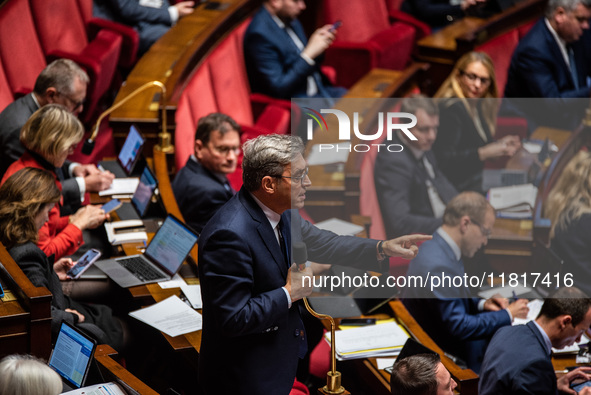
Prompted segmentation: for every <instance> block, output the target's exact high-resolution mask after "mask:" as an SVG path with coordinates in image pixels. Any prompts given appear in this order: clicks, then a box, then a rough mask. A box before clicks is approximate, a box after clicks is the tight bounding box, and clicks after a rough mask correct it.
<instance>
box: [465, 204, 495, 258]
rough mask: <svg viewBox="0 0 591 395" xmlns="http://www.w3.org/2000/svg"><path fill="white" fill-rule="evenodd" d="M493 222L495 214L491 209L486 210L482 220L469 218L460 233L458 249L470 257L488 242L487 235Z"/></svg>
mask: <svg viewBox="0 0 591 395" xmlns="http://www.w3.org/2000/svg"><path fill="white" fill-rule="evenodd" d="M494 224H495V214H494V212H493V210H490V209H489V210H486V215H485V216H484V221H482V223H477V222H476V220H475V219H470V220H469V224H468V225H467V226H466V228H465V232H464V234H463V235H462V241H461V245H460V249H461V251H462V255H463V256H465V257H467V258H472V257H473V256H474V254H476V252H477V251H478V250H479V249H480V248H481V247H482V246H485V245H486V244H487V243H488V237H489V236H490V233H491V232H492V228H493V226H494Z"/></svg>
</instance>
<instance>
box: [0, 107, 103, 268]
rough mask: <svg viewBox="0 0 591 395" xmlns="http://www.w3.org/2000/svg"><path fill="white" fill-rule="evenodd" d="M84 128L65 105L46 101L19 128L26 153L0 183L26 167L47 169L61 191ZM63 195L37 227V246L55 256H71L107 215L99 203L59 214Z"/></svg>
mask: <svg viewBox="0 0 591 395" xmlns="http://www.w3.org/2000/svg"><path fill="white" fill-rule="evenodd" d="M83 135H84V128H83V126H82V124H81V123H80V121H79V120H78V118H76V117H75V116H74V115H72V114H71V113H70V112H69V111H68V110H67V109H66V108H65V107H63V106H60V105H58V104H49V105H46V106H43V107H42V108H40V109H39V110H37V111H36V112H35V113H34V114H33V115H31V118H29V120H28V121H27V123H26V124H25V125H24V126H23V128H22V130H21V136H20V140H21V143H22V144H23V145H24V146H25V149H26V150H25V153H24V154H23V156H21V158H20V159H19V160H18V161H16V162H14V163H13V164H12V165H11V166H10V167H9V168H8V170H7V171H6V173H5V174H4V177H3V178H2V182H1V184H4V182H5V181H6V180H7V179H8V178H9V177H10V176H11V175H13V174H14V173H16V172H17V171H19V170H20V169H23V168H25V167H34V168H38V169H45V170H48V171H49V172H50V173H51V174H52V175H53V177H54V179H55V183H56V185H57V187H58V188H59V190H60V191H61V189H62V187H61V182H60V180H62V179H63V176H62V173H61V169H60V168H61V166H62V165H63V164H64V162H65V161H66V158H67V157H68V154H70V153H71V152H72V150H73V149H74V147H76V145H77V144H78V143H79V142H80V140H82V137H83ZM62 204H63V197H62V198H61V199H60V201H59V202H58V203H57V204H56V205H55V206H54V207H53V208H52V209H51V211H50V212H49V220H48V221H47V222H46V223H45V225H43V227H42V228H41V229H40V230H39V241H38V242H37V245H38V246H39V248H41V250H43V252H45V254H46V255H47V256H51V255H55V259H56V260H57V259H60V258H61V257H64V256H67V255H71V254H73V253H74V252H76V250H78V248H79V247H80V246H81V245H82V244H83V243H84V240H83V239H82V231H83V230H85V229H93V228H96V227H98V226H100V225H101V224H102V223H103V222H104V221H105V219H106V218H107V216H106V214H105V212H104V211H103V210H102V209H101V208H100V207H99V206H92V205H88V206H85V207H83V208H81V209H79V210H78V211H77V212H76V213H74V214H72V215H69V216H63V217H62V216H61V215H60V207H61V205H62Z"/></svg>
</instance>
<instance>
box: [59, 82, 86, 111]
mask: <svg viewBox="0 0 591 395" xmlns="http://www.w3.org/2000/svg"><path fill="white" fill-rule="evenodd" d="M72 85H73V86H72V93H68V92H60V91H57V93H56V94H55V95H54V96H53V98H54V100H53V102H54V103H56V104H61V105H62V106H64V107H66V108H67V109H68V111H70V112H71V113H72V114H74V115H76V116H78V115H79V114H80V113H81V112H82V110H84V100H85V99H86V83H84V82H82V81H80V78H78V77H75V78H74V83H73V84H72Z"/></svg>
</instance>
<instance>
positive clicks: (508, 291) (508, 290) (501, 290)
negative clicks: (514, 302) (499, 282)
mask: <svg viewBox="0 0 591 395" xmlns="http://www.w3.org/2000/svg"><path fill="white" fill-rule="evenodd" d="M531 291H532V288H529V287H523V286H521V285H518V286H517V287H495V288H491V289H487V290H484V291H480V292H478V296H480V297H481V298H483V299H488V298H491V297H492V296H493V295H495V294H499V295H501V296H502V297H503V298H512V297H513V292H515V295H517V296H518V297H519V295H523V294H526V293H528V292H531Z"/></svg>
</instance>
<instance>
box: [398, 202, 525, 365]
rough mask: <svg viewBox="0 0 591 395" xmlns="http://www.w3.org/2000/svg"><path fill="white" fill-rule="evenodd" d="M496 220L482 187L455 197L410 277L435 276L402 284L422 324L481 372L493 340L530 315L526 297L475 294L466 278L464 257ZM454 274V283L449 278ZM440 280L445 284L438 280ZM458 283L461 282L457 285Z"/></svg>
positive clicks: (485, 237)
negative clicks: (500, 331) (512, 299)
mask: <svg viewBox="0 0 591 395" xmlns="http://www.w3.org/2000/svg"><path fill="white" fill-rule="evenodd" d="M494 223H495V210H494V209H493V208H492V206H491V205H490V204H489V203H488V202H487V201H486V199H485V198H484V196H482V195H481V194H479V193H477V192H462V193H460V194H459V195H458V196H456V197H455V198H453V199H452V200H451V201H450V202H449V204H448V205H447V207H446V209H445V213H444V214H443V225H442V226H441V227H440V228H439V229H437V231H436V232H435V234H434V235H433V239H432V240H430V241H428V242H425V243H423V244H422V245H421V254H420V255H419V256H418V257H417V258H415V259H413V260H412V261H411V263H410V266H409V268H408V273H407V277H408V278H416V279H420V280H421V281H422V282H423V283H425V282H427V281H430V282H429V283H428V285H427V286H426V287H420V286H416V284H415V286H409V287H407V288H405V289H404V290H403V293H402V298H403V303H404V305H405V306H406V308H407V309H408V311H409V312H410V313H411V314H412V316H413V317H414V318H415V319H416V320H417V322H418V323H419V325H421V327H422V328H423V329H424V330H425V331H426V332H427V334H428V335H429V336H431V338H432V339H433V340H435V342H436V343H437V344H438V345H439V346H440V347H441V348H442V349H443V350H444V351H446V352H448V353H450V354H453V355H456V356H458V357H460V358H462V359H463V360H465V361H466V363H467V364H468V367H469V368H471V369H472V370H474V371H475V372H477V373H478V372H479V370H480V364H481V362H482V358H483V356H484V351H485V349H486V345H487V343H488V340H489V339H490V338H491V337H492V335H493V334H494V333H495V332H496V330H497V329H499V328H500V327H502V326H506V325H511V321H512V320H513V318H515V317H520V318H523V317H525V316H526V315H527V312H528V307H527V300H525V299H519V300H517V301H515V302H513V303H511V304H509V303H508V301H507V300H506V299H504V298H497V297H494V298H491V299H488V300H484V299H479V298H472V293H471V291H470V289H469V288H468V285H469V284H467V283H466V282H465V281H462V282H461V283H458V279H459V278H464V276H465V271H464V262H463V261H462V257H466V258H472V257H473V256H474V254H475V253H476V251H478V250H479V249H480V248H481V247H482V246H484V245H486V243H487V241H488V237H489V236H490V233H491V231H492V228H493V225H494ZM444 275H445V276H447V278H448V279H450V278H454V281H453V285H452V283H450V282H449V280H448V281H444V279H445V277H444ZM437 280H440V281H441V283H440V284H439V285H440V286H433V287H431V285H432V284H434V285H437ZM458 284H459V286H457V285H458Z"/></svg>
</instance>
